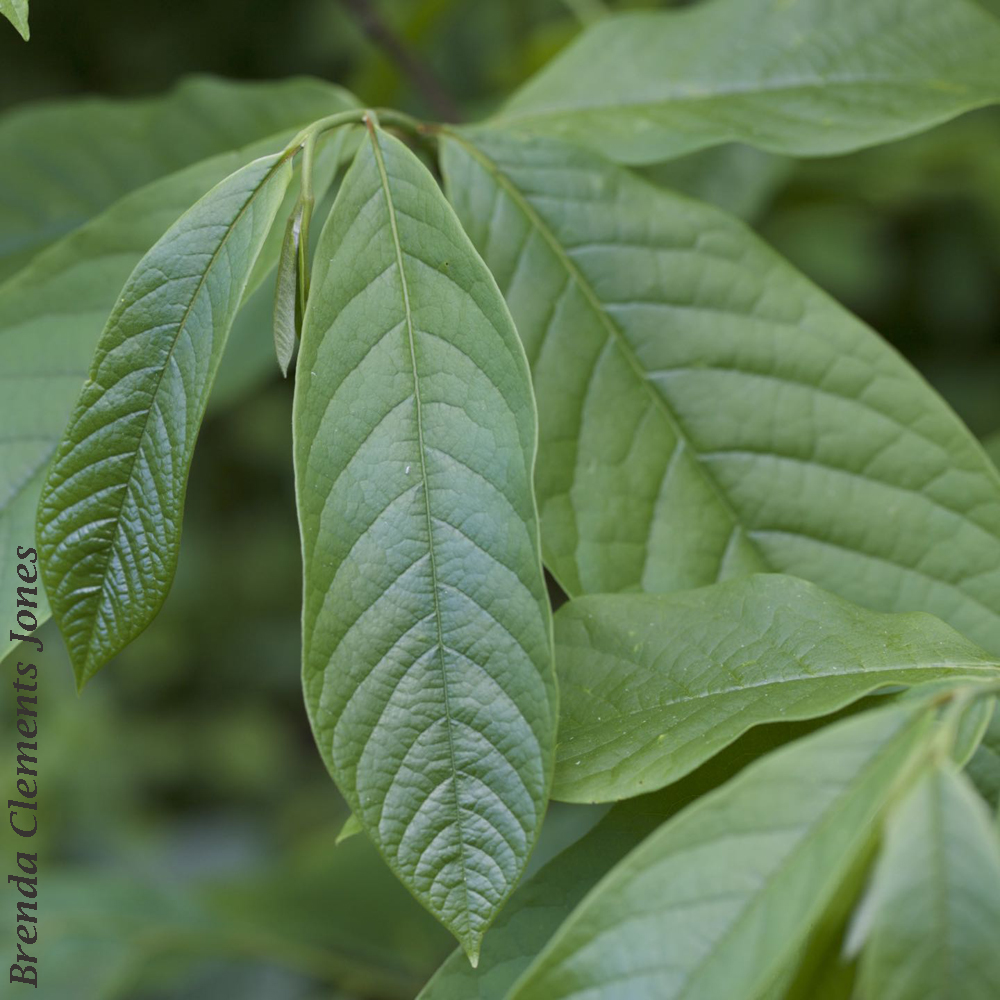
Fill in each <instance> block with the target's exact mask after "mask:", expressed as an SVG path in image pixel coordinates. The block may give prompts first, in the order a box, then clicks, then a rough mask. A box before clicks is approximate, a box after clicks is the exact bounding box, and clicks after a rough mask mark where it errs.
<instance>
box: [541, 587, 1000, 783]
mask: <svg viewBox="0 0 1000 1000" xmlns="http://www.w3.org/2000/svg"><path fill="white" fill-rule="evenodd" d="M555 622H556V665H557V667H558V672H559V689H560V692H561V711H560V721H559V748H558V752H557V759H556V785H555V791H554V795H555V797H556V798H559V799H564V800H566V801H570V802H606V801H612V800H615V799H621V798H626V797H628V796H631V795H640V794H642V793H643V792H650V791H653V790H655V789H657V788H660V787H662V786H663V785H666V784H669V783H670V782H672V781H676V780H677V778H679V777H681V776H682V775H684V774H687V773H688V772H689V771H691V770H693V769H694V768H695V767H697V766H698V765H699V764H701V763H702V762H703V761H704V760H706V759H707V758H708V757H710V756H712V755H713V754H714V753H717V752H718V751H719V750H720V749H721V748H722V747H724V746H725V745H727V744H728V743H731V742H732V741H733V740H735V739H736V738H737V737H738V736H739V735H740V734H741V733H743V732H745V731H746V730H747V729H749V728H750V727H751V726H755V725H760V724H762V723H768V722H779V721H783V720H789V721H791V720H794V719H806V718H811V717H816V716H820V715H826V714H828V713H830V712H834V711H836V710H838V709H839V708H842V707H843V706H844V705H847V704H849V703H850V702H852V701H855V700H856V699H858V698H861V697H863V696H864V695H867V694H871V693H873V692H875V691H878V690H880V689H883V688H886V687H893V686H897V685H910V684H920V683H922V682H924V681H931V680H936V679H939V678H948V677H953V678H955V679H956V680H957V679H959V678H962V677H976V676H980V677H984V678H987V679H988V678H990V677H996V676H997V674H998V671H1000V664H998V663H997V662H996V661H995V660H993V659H991V658H990V657H989V656H988V654H986V653H984V652H983V651H982V650H981V649H979V648H978V647H976V646H975V645H973V644H972V643H971V642H969V641H968V640H967V639H964V638H963V637H962V636H961V635H959V634H958V633H957V632H955V631H954V630H952V629H950V628H949V627H948V626H947V625H945V624H944V623H943V622H941V621H939V620H938V619H936V618H933V617H931V616H930V615H923V614H908V615H886V614H877V613H873V612H871V611H866V610H864V609H862V608H859V607H856V606H855V605H852V604H849V603H848V602H846V601H843V600H841V599H840V598H838V597H834V596H833V595H832V594H828V593H826V592H825V591H823V590H820V589H819V587H816V586H814V585H813V584H810V583H806V582H805V581H803V580H798V579H796V578H794V577H786V576H777V575H775V576H764V575H760V576H751V577H747V578H746V579H742V580H733V581H730V582H728V583H721V584H717V585H716V586H713V587H704V588H701V589H699V590H693V591H684V592H680V593H674V594H613V595H603V596H601V595H598V596H593V597H581V598H578V599H577V600H574V601H571V602H570V603H569V604H566V605H564V606H563V607H562V608H560V610H559V612H558V614H557V615H556V616H555Z"/></svg>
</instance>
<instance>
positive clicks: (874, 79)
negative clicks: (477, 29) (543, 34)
mask: <svg viewBox="0 0 1000 1000" xmlns="http://www.w3.org/2000/svg"><path fill="white" fill-rule="evenodd" d="M900 82H901V81H900V79H899V78H898V77H886V76H881V75H877V74H876V75H872V76H858V77H850V76H845V77H831V78H829V79H825V80H820V79H813V80H806V79H796V80H790V81H782V82H780V83H776V84H769V85H766V86H754V87H751V86H739V85H734V86H731V87H723V88H720V89H718V90H712V91H710V92H708V93H701V94H696V93H689V94H684V93H670V94H665V95H663V96H660V97H655V98H644V99H642V100H634V101H614V102H611V103H604V102H601V101H594V102H593V103H591V104H570V105H566V106H559V105H552V104H549V105H543V106H540V107H539V108H537V109H536V110H534V111H514V112H512V113H507V114H504V113H501V114H498V115H497V116H495V117H494V118H491V119H490V125H491V126H510V125H517V124H523V123H531V122H536V121H545V120H547V119H551V118H567V117H571V116H573V117H576V116H585V115H593V114H606V113H608V112H614V113H616V114H617V113H618V112H621V111H639V112H641V111H659V110H663V109H669V107H670V105H672V104H677V105H692V104H697V103H708V102H711V101H715V100H718V99H720V98H726V97H755V96H757V95H758V94H772V93H789V92H792V91H796V90H824V89H827V88H828V87H830V86H838V87H856V86H863V85H866V84H872V83H888V84H896V85H898V84H899V83H900ZM903 82H905V83H907V84H910V85H916V86H923V87H926V88H927V89H928V90H936V88H935V87H934V86H933V84H934V80H933V79H921V78H913V79H911V80H906V81H903ZM963 90H964V91H965V93H966V94H967V95H968V98H969V99H971V100H973V102H974V103H977V104H979V103H981V104H990V103H992V102H993V100H995V98H991V97H986V96H983V97H982V98H975V97H974V96H973V95H974V92H972V91H970V90H969V88H968V87H964V88H963ZM956 96H960V95H956ZM727 131H729V132H731V131H732V129H731V128H730V129H728V130H727Z"/></svg>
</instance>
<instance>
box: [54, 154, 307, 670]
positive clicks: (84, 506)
mask: <svg viewBox="0 0 1000 1000" xmlns="http://www.w3.org/2000/svg"><path fill="white" fill-rule="evenodd" d="M290 176H291V166H290V164H289V162H288V159H287V157H286V156H285V155H284V154H276V155H273V156H267V157H263V158H261V159H258V160H255V161H253V162H252V163H250V164H248V165H247V166H245V167H243V168H242V169H241V170H239V171H237V172H236V173H235V174H233V175H232V176H230V177H229V178H227V179H226V180H225V181H223V182H222V183H221V184H219V185H218V186H217V187H215V188H213V189H212V190H211V191H210V192H209V193H208V194H207V195H205V196H204V197H203V198H202V199H201V200H200V201H199V202H198V203H197V204H196V205H195V206H194V207H193V208H191V209H190V210H189V211H188V212H187V213H185V214H184V215H183V216H182V217H181V218H180V219H179V220H178V221H177V222H176V223H175V224H174V225H173V226H172V227H171V228H170V229H169V230H168V231H167V233H166V234H165V235H164V236H163V237H162V238H161V239H160V240H159V242H158V243H157V244H156V245H155V246H154V247H153V248H152V249H151V250H150V251H149V253H147V254H146V256H145V257H143V259H142V260H141V261H140V262H139V264H138V265H137V267H136V269H135V270H134V271H133V272H132V276H131V277H130V278H129V280H128V282H127V283H126V285H125V288H124V290H123V292H122V295H121V298H120V299H119V302H118V304H117V306H116V307H115V309H114V311H113V312H112V314H111V318H110V319H109V320H108V324H107V326H106V327H105V330H104V333H103V335H102V337H101V342H100V344H99V345H98V352H97V356H96V358H95V360H94V364H93V366H92V368H91V372H90V377H89V379H88V380H87V383H86V384H85V386H84V389H83V393H82V395H81V397H80V400H79V402H78V403H77V406H76V410H75V411H74V413H73V416H72V417H71V420H70V424H69V427H68V429H67V430H66V433H65V436H64V438H63V440H62V443H61V444H60V447H59V450H58V452H57V454H56V457H55V461H54V462H53V465H52V467H51V469H50V470H49V474H48V478H47V479H46V482H45V485H44V487H43V489H42V495H41V498H40V500H39V507H38V540H39V544H40V552H41V557H42V571H43V578H44V581H45V587H46V590H47V592H48V596H49V602H50V604H51V606H52V612H53V615H54V616H55V618H56V619H57V621H58V623H59V626H60V629H61V631H62V634H63V636H64V638H65V640H66V644H67V646H68V648H69V651H70V656H71V658H72V661H73V667H74V670H75V671H76V677H77V683H78V684H79V685H81V686H82V685H83V684H84V683H85V682H86V681H87V680H88V679H89V678H90V677H91V676H92V675H93V674H94V673H95V672H96V671H97V670H98V669H99V668H100V667H101V666H102V665H103V664H104V663H105V662H106V661H107V660H108V659H109V658H110V657H111V656H113V655H114V654H115V653H116V652H118V651H119V650H120V649H121V648H122V647H123V646H125V645H126V644H127V643H128V642H130V641H131V640H132V639H133V638H135V636H136V635H138V634H139V633H140V632H141V631H142V630H143V629H144V628H145V627H146V626H147V625H148V624H149V622H150V621H151V620H152V618H153V617H154V616H155V615H156V613H157V611H158V610H159V608H160V605H161V604H162V603H163V600H164V598H165V597H166V593H167V590H168V589H169V587H170V583H171V581H172V579H173V573H174V567H175V565H176V561H177V548H178V544H179V541H180V529H181V515H182V512H183V506H184V493H185V489H186V486H187V474H188V469H189V467H190V464H191V458H192V455H193V452H194V444H195V439H196V437H197V435H198V430H199V427H200V424H201V419H202V416H203V415H204V412H205V406H206V403H207V401H208V393H209V390H210V388H211V385H212V381H213V379H214V377H215V372H216V370H217V368H218V365H219V361H220V359H221V357H222V351H223V347H224V346H225V342H226V339H227V337H228V335H229V330H230V327H231V325H232V322H233V318H234V316H235V314H236V311H237V309H238V307H239V304H240V301H241V299H242V296H243V292H244V290H245V289H246V286H247V282H248V281H249V278H250V272H251V270H252V268H253V266H254V263H255V261H256V259H257V256H258V254H259V253H260V250H261V247H262V245H263V243H264V239H265V237H266V236H267V233H268V231H269V230H270V228H271V224H272V222H273V221H274V216H275V213H276V212H277V210H278V206H279V205H280V204H281V200H282V197H283V196H284V193H285V189H286V188H287V186H288V183H289V179H290Z"/></svg>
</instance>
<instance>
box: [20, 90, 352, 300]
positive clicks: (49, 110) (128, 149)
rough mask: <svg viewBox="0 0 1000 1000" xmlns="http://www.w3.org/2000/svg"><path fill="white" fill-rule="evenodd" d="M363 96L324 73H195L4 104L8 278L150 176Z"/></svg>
mask: <svg viewBox="0 0 1000 1000" xmlns="http://www.w3.org/2000/svg"><path fill="white" fill-rule="evenodd" d="M356 104H357V101H356V100H355V98H354V97H353V96H352V95H350V94H349V93H348V92H347V91H345V90H342V89H341V88H340V87H334V86H332V85H330V84H327V83H323V82H322V81H320V80H311V79H307V78H300V79H293V80H286V81H280V82H268V83H240V82H235V81H230V80H219V79H215V78H213V77H208V76H194V77H189V78H187V79H185V80H183V81H181V83H179V84H178V85H177V86H176V87H175V88H173V89H172V90H170V91H169V92H168V93H166V94H165V95H163V96H158V97H153V98H143V99H141V100H107V99H103V98H84V99H79V98H78V99H74V100H69V101H58V102H46V103H45V104H39V105H28V106H26V107H19V108H15V109H13V110H11V111H8V112H5V113H4V114H3V115H0V278H7V277H9V276H10V275H12V274H14V273H15V272H16V271H17V270H18V269H19V268H21V267H24V266H25V265H26V264H27V263H28V261H29V260H30V259H31V258H32V257H33V256H34V255H35V254H37V253H38V252H39V251H40V250H42V249H44V248H45V247H46V246H50V245H51V244H52V243H54V242H56V241H57V240H59V239H61V238H62V237H64V236H66V235H67V234H68V233H70V232H71V231H72V230H74V229H76V228H77V227H78V226H81V225H83V224H84V223H86V222H88V221H89V220H90V219H93V218H94V217H95V216H97V215H99V214H100V213H101V212H103V211H105V210H106V209H108V208H110V207H111V206H112V205H113V204H114V203H115V202H117V201H118V200H119V199H121V198H123V197H124V196H125V195H127V194H129V193H130V192H132V191H135V190H137V189H138V188H140V187H143V186H144V185H146V184H151V183H152V182H154V181H157V180H159V179H161V178H163V177H166V176H168V175H170V174H174V173H176V172H177V171H179V170H183V169H185V168H186V167H189V166H191V165H192V164H195V163H198V162H200V161H202V160H207V159H209V158H210V157H214V156H218V155H219V154H221V153H226V152H229V151H231V150H237V149H241V148H242V147H244V146H249V145H250V144H251V143H255V142H258V141H260V140H262V139H266V138H268V137H269V136H274V135H278V134H279V133H284V132H285V131H286V130H287V131H288V132H289V133H291V132H293V131H295V130H297V129H299V128H301V127H302V126H304V125H307V124H309V122H312V121H315V120H316V119H317V118H321V117H323V116H324V115H328V114H331V113H333V112H335V111H338V110H344V109H347V108H351V107H355V106H356ZM208 187H211V184H209V185H208ZM208 187H206V188H205V189H204V191H201V192H199V195H200V194H204V192H205V191H207V190H208ZM192 200H193V199H192ZM189 205H190V202H189V203H188V205H184V206H182V207H181V209H180V211H183V209H185V208H188V207H189ZM177 214H180V212H178V213H177ZM174 218H176V215H175V216H174ZM170 221H171V222H172V221H173V219H171V220H170ZM160 232H161V233H162V230H161V231H160ZM156 235H157V236H159V235H160V233H157V234H156ZM155 238H156V237H155V236H154V237H153V239H151V240H150V241H149V243H147V244H146V246H145V247H143V250H148V249H149V247H150V246H152V244H153V240H154V239H155ZM126 274H127V272H126ZM122 280H124V279H122ZM117 290H118V289H116V291H117ZM113 302H114V298H112V299H110V300H109V303H108V310H107V311H108V312H110V311H111V305H112V304H113Z"/></svg>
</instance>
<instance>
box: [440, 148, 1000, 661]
mask: <svg viewBox="0 0 1000 1000" xmlns="http://www.w3.org/2000/svg"><path fill="white" fill-rule="evenodd" d="M442 146H443V166H444V171H445V175H446V182H447V188H448V192H449V196H450V198H451V199H452V201H453V203H454V205H455V206H456V208H457V210H458V214H459V216H460V217H461V219H462V221H463V223H464V224H465V226H466V228H467V230H468V232H469V233H470V235H471V236H472V240H473V242H474V243H475V244H476V245H477V246H478V247H479V249H480V251H481V252H482V253H483V255H484V258H485V259H486V262H487V264H488V265H489V266H490V268H491V270H492V271H493V273H494V275H495V276H496V278H497V281H498V282H499V284H500V287H501V289H502V290H503V292H504V294H505V296H506V298H507V302H508V305H509V306H510V308H511V312H512V314H513V316H514V321H515V323H516V324H517V328H518V332H519V333H520V335H521V339H522V340H523V342H524V345H525V349H526V352H527V354H528V358H529V360H530V362H531V365H532V374H533V379H534V386H535V393H536V395H537V397H538V409H539V432H540V443H539V461H538V469H537V473H536V480H535V483H536V490H537V493H538V500H539V507H540V510H541V515H542V528H543V530H542V538H543V542H544V546H545V559H546V564H547V565H548V566H549V568H550V569H551V570H552V572H553V573H554V574H555V576H556V577H557V578H558V580H559V581H560V583H561V584H562V586H563V588H564V589H565V590H566V591H567V592H568V593H570V594H574V595H575V594H580V593H607V592H615V591H623V590H633V589H642V590H647V591H668V590H677V589H686V588H691V587H697V586H701V585H703V584H708V583H713V582H715V581H716V580H719V579H724V578H726V577H732V576H738V575H745V574H747V573H750V572H755V571H761V570H771V571H778V572H784V573H791V574H793V575H795V576H800V577H804V578H807V579H810V580H812V581H813V582H815V583H818V584H820V585H821V586H823V587H825V588H826V589H828V590H831V591H834V592H836V593H838V594H839V595H840V596H842V597H845V598H847V599H848V600H851V601H853V602H855V603H857V604H861V605H863V606H866V607H871V608H874V609H876V610H880V611H916V610H920V611H929V612H931V613H933V614H936V615H938V616H939V617H940V618H943V619H944V620H945V621H947V622H948V623H949V624H951V625H952V626H953V627H955V628H957V629H959V630H960V631H963V632H965V633H966V634H967V635H969V637H970V638H972V639H973V640H974V641H976V642H978V643H979V644H980V645H982V646H984V647H986V648H987V649H989V650H991V651H993V652H998V651H1000V474H998V473H997V470H996V469H995V468H994V467H993V466H992V465H991V464H990V463H989V462H988V461H987V459H986V457H985V456H984V454H983V451H982V449H981V447H980V446H979V444H978V443H977V442H976V441H975V440H974V439H973V438H972V436H971V435H970V434H969V432H968V431H967V430H966V428H965V427H964V426H963V425H962V424H961V422H960V421H959V419H958V418H957V417H956V416H955V414H954V413H953V412H952V411H951V410H950V409H949V408H948V407H947V405H946V404H945V403H944V402H943V401H942V400H941V399H940V397H939V396H937V395H936V394H935V393H934V392H933V391H932V390H931V389H930V388H929V387H928V386H927V384H926V383H925V382H924V381H923V380H922V379H921V378H920V377H919V376H918V375H917V374H916V373H915V372H914V371H913V369H912V368H911V367H910V366H909V365H908V364H907V363H906V362H905V361H904V360H903V359H902V358H901V357H900V356H899V355H898V354H897V353H896V352H895V351H894V350H892V348H890V347H889V346H887V345H886V344H885V343H884V342H883V341H882V340H880V339H879V337H878V336H876V335H875V334H874V333H873V332H872V331H871V330H870V329H869V328H868V327H866V326H864V325H863V324H862V323H860V322H859V321H858V320H857V319H855V318H854V317H852V316H851V315H850V314H848V313H847V312H846V311H845V310H843V309H842V308H840V307H839V306H838V305H837V304H836V303H834V302H833V301H832V300H831V299H830V298H828V297H827V296H826V295H825V294H824V293H822V292H821V291H819V290H818V289H817V288H816V287H815V286H813V285H812V284H810V283H809V282H808V281H807V280H806V279H805V278H803V277H802V276H801V275H800V274H798V273H797V272H796V271H795V270H794V269H793V268H792V267H791V266H790V265H788V264H787V263H786V262H785V261H783V260H782V259H781V258H780V257H778V256H777V255H776V254H775V253H774V252H773V251H772V250H770V249H769V248H768V247H767V246H766V245H765V244H763V243H762V242H761V241H760V240H759V239H758V238H757V237H756V236H755V235H754V234H753V233H752V232H751V231H750V230H748V229H747V228H746V227H745V226H744V225H743V224H741V223H739V222H738V221H737V220H735V219H733V218H732V217H731V216H729V215H727V214H725V213H723V212H721V211H719V210H717V209H713V208H710V207H709V206H706V205H702V204H699V203H698V202H694V201H690V200H688V199H686V198H683V197H681V196H678V195H674V194H671V193H669V192H667V191H664V190H661V189H658V188H654V187H652V186H651V185H649V184H646V183H645V182H643V181H641V180H640V179H638V178H637V177H635V176H634V175H633V174H631V173H630V172H628V171H626V170H623V169H621V168H616V167H613V166H611V165H609V164H607V163H606V162H604V161H602V160H600V159H599V158H597V157H595V156H593V155H591V154H589V153H587V152H586V151H583V150H578V149H576V148H575V147H571V146H569V145H567V144H565V143H561V142H558V141H555V140H543V139H541V138H534V139H527V140H526V139H522V138H518V137H516V136H508V135H504V134H502V133H499V132H490V131H487V130H477V131H470V132H464V133H462V134H459V135H456V134H454V133H448V132H446V133H444V134H443V136H442Z"/></svg>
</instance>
